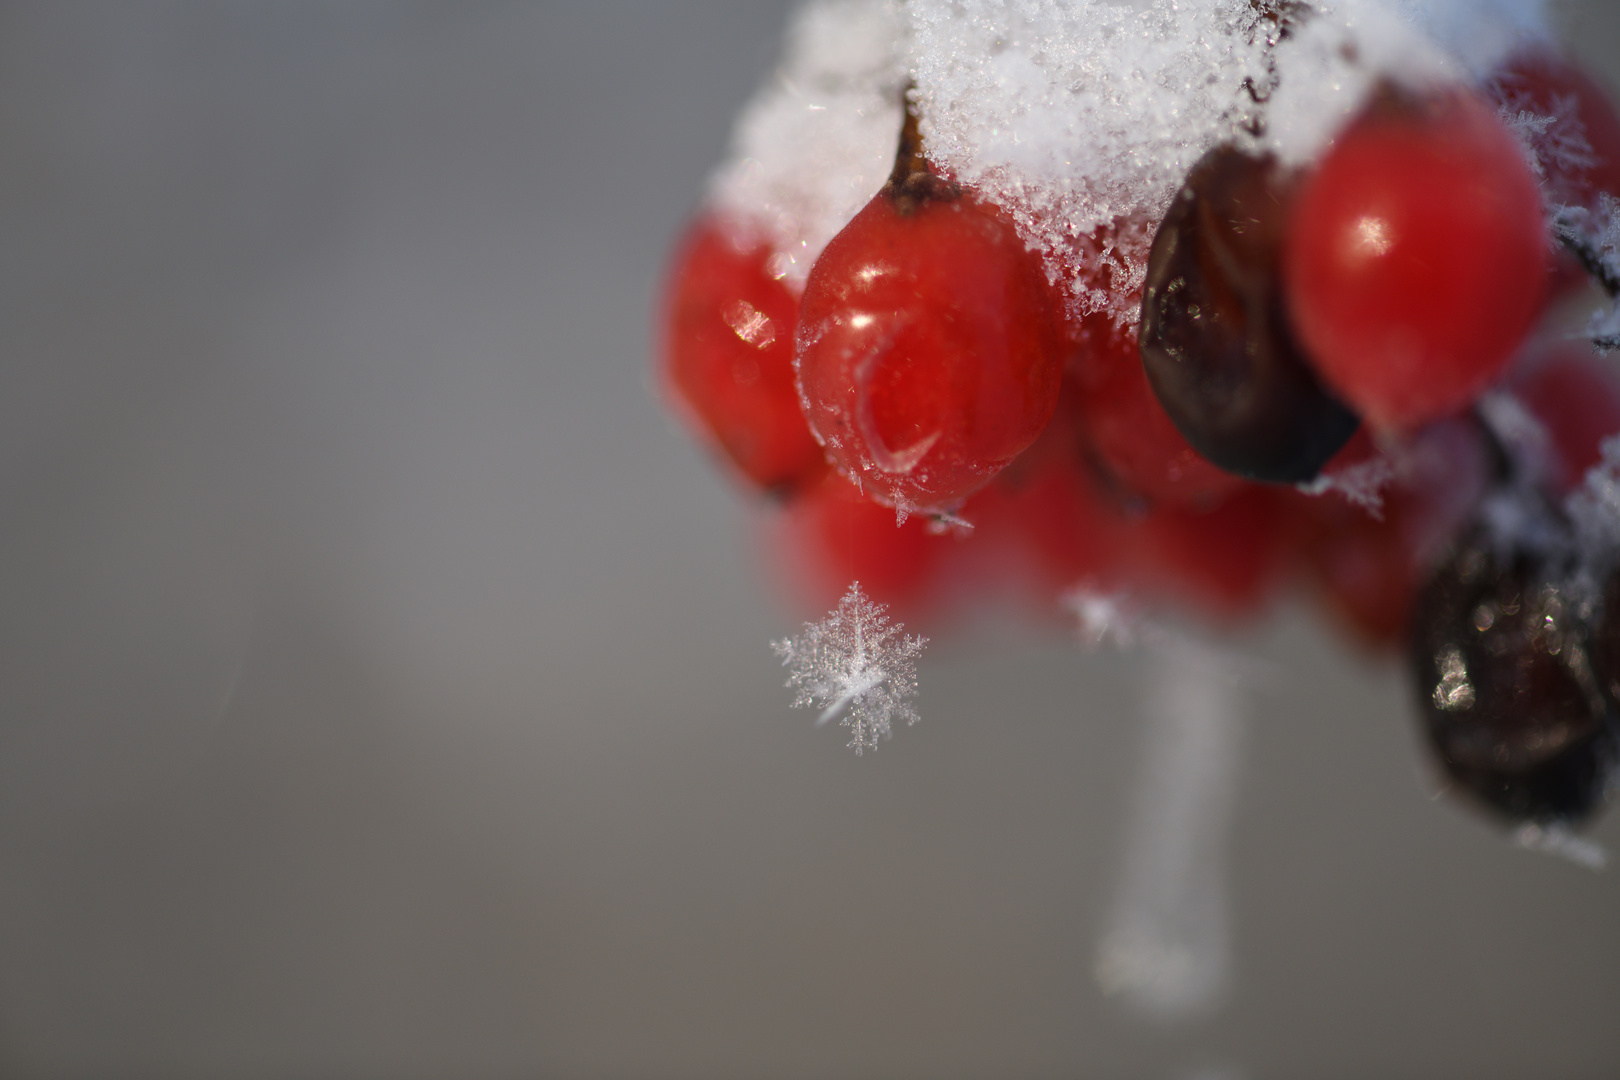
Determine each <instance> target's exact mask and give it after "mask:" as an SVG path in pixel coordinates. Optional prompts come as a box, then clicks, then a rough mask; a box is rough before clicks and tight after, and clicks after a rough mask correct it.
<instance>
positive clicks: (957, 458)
mask: <svg viewBox="0 0 1620 1080" xmlns="http://www.w3.org/2000/svg"><path fill="white" fill-rule="evenodd" d="M913 130H914V129H913ZM797 365H798V372H799V388H800V391H801V393H802V395H803V404H804V410H805V416H806V418H807V419H808V420H809V422H810V428H811V430H812V431H813V432H814V433H815V435H816V437H817V438H818V439H819V440H821V443H822V445H823V446H825V447H826V450H827V455H828V457H829V458H830V459H831V460H832V461H833V463H834V464H836V465H837V466H838V468H839V469H840V470H841V471H843V472H844V473H845V474H846V475H848V476H849V477H851V478H853V479H855V480H856V481H857V482H858V483H859V484H860V485H861V486H862V487H863V488H864V489H866V490H868V491H870V492H871V493H872V495H873V497H874V498H877V499H879V500H880V501H882V502H884V503H887V504H890V505H893V506H897V507H907V508H916V509H921V510H928V509H949V508H951V507H954V506H956V505H958V504H960V503H961V501H962V500H963V499H964V498H966V497H967V496H968V495H970V494H972V493H973V492H974V491H977V490H978V489H979V488H981V487H983V486H984V485H985V484H986V483H988V482H989V481H990V479H991V478H992V477H994V476H995V475H996V473H998V472H1000V471H1001V469H1002V468H1003V467H1005V466H1006V465H1007V464H1008V463H1009V462H1010V461H1012V459H1013V458H1014V457H1016V456H1017V455H1018V454H1019V453H1020V452H1021V451H1022V450H1024V449H1025V448H1026V447H1028V446H1029V445H1030V444H1031V443H1032V442H1034V441H1035V438H1036V436H1038V435H1039V434H1040V433H1041V430H1042V429H1043V428H1044V427H1045V426H1046V423H1047V421H1048V420H1049V419H1050V418H1051V416H1052V410H1053V408H1054V407H1055V405H1056V402H1057V393H1058V384H1059V382H1060V379H1061V368H1062V342H1061V338H1060V334H1059V327H1058V314H1057V310H1056V303H1055V297H1054V295H1053V290H1052V288H1051V286H1050V285H1049V283H1048V282H1047V280H1046V276H1045V274H1044V272H1043V271H1042V268H1041V264H1040V261H1039V259H1038V258H1037V257H1036V256H1035V255H1033V254H1032V253H1031V252H1030V251H1028V250H1027V249H1026V248H1025V246H1024V242H1023V241H1022V240H1021V239H1019V237H1018V234H1017V232H1016V231H1015V230H1014V228H1013V225H1012V222H1011V221H1010V220H1009V219H1008V218H1007V217H1006V216H1005V215H1004V214H1003V213H1001V212H1000V211H999V210H997V209H996V208H995V207H993V206H991V205H989V204H988V203H985V202H983V201H982V200H980V199H978V198H977V197H975V196H974V195H972V194H970V193H966V192H961V191H958V190H957V189H956V188H955V187H954V185H951V184H949V183H948V182H946V181H944V180H942V179H940V178H938V177H936V176H934V175H933V174H932V173H930V172H929V171H928V170H927V167H926V163H925V162H923V161H922V159H921V158H920V155H917V154H915V153H912V154H910V155H908V153H907V148H906V147H905V146H904V145H903V146H902V153H901V159H900V161H899V162H898V163H897V167H896V170H895V177H894V178H893V179H891V181H890V183H889V184H888V185H887V186H886V187H885V188H884V190H883V191H882V192H880V193H879V194H878V195H877V196H876V197H875V198H874V199H873V200H872V201H871V202H870V203H868V204H867V205H866V207H865V208H864V209H863V210H862V211H861V212H860V213H859V214H857V215H856V216H855V218H854V220H853V221H851V222H850V223H849V224H848V225H847V226H845V228H844V230H843V231H842V232H840V233H839V234H838V235H837V236H835V237H834V238H833V240H832V242H831V243H829V244H828V245H827V248H826V250H825V251H823V252H822V254H821V257H820V258H819V259H817V260H816V263H815V265H814V266H813V267H812V268H811V270H810V277H809V280H808V282H807V283H806V285H805V291H804V298H803V302H802V304H801V307H800V323H799V334H798V359H797Z"/></svg>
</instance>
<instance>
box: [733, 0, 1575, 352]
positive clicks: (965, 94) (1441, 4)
mask: <svg viewBox="0 0 1620 1080" xmlns="http://www.w3.org/2000/svg"><path fill="white" fill-rule="evenodd" d="M1544 36H1545V29H1544V25H1543V18H1542V4H1541V2H1540V0H1309V2H1308V3H1302V2H1299V0H1112V2H1103V0H812V2H811V3H809V4H808V5H807V6H806V7H805V8H804V9H803V10H802V11H801V12H800V14H799V16H798V18H797V19H796V20H795V21H794V23H793V25H792V28H791V29H790V31H789V34H788V44H787V49H786V52H785V56H784V59H783V61H782V64H781V66H780V68H779V69H778V71H777V72H776V74H775V76H774V77H773V78H772V79H771V80H770V81H769V82H768V83H767V85H766V86H765V87H764V88H763V89H762V90H761V91H760V92H759V94H758V95H757V96H756V97H755V99H754V101H753V102H752V104H750V105H749V107H748V108H747V110H746V111H745V112H744V113H743V115H742V117H741V118H740V120H739V121H738V124H737V128H736V132H735V137H734V139H733V146H732V153H731V156H730V160H729V161H728V162H727V163H726V164H725V165H724V166H723V167H722V168H721V169H720V170H719V172H718V173H717V175H716V177H715V180H714V183H713V185H712V188H711V192H710V202H711V206H712V207H713V208H714V209H715V210H716V211H718V212H719V213H720V214H721V215H722V216H723V217H725V218H727V219H728V220H730V221H731V222H733V224H734V226H735V227H736V228H738V229H739V230H741V231H742V232H743V233H744V234H745V235H743V236H740V237H739V241H746V242H753V241H755V240H757V239H759V238H761V236H762V237H763V239H764V240H765V242H767V243H768V244H769V245H770V246H771V247H772V248H773V249H774V253H775V256H776V258H775V261H774V263H773V272H775V273H776V274H777V275H778V276H780V277H781V278H782V279H783V280H785V281H787V282H788V283H789V284H790V285H792V286H794V287H802V285H803V283H804V280H805V277H806V275H807V274H808V273H809V270H810V266H811V264H812V263H813V262H814V260H815V258H816V256H817V255H819V254H820V251H821V249H822V248H823V247H824V246H825V245H826V243H827V242H828V241H829V240H830V239H831V238H832V237H833V235H834V234H835V233H837V231H838V230H839V229H840V228H842V227H843V225H844V224H845V223H846V222H848V221H849V219H850V218H851V217H853V216H854V215H855V213H856V212H857V211H858V210H859V209H860V208H861V207H862V206H863V205H864V204H865V203H866V201H867V200H868V199H870V198H871V197H872V196H873V195H874V194H875V193H876V192H877V191H878V189H879V188H880V187H881V186H882V184H883V182H884V180H885V178H886V177H887V176H888V173H889V169H890V166H891V164H892V162H893V156H894V148H895V144H896V138H897V136H898V133H899V128H900V120H901V96H902V94H903V93H904V92H905V90H906V87H907V86H908V85H909V86H910V87H912V91H911V92H912V94H913V97H914V100H915V101H916V103H917V107H918V111H919V116H920V119H921V129H922V134H923V139H924V143H925V145H926V147H927V150H928V154H929V157H930V160H931V161H933V163H934V164H935V165H936V167H938V168H940V169H941V170H943V171H944V172H945V173H947V174H948V175H950V176H951V177H953V178H954V179H956V180H957V181H958V182H961V183H963V184H965V185H966V186H967V187H969V188H970V189H973V190H975V191H977V192H978V193H979V194H980V195H982V196H984V197H985V198H988V199H989V200H990V201H992V202H994V203H996V204H998V205H999V206H1001V207H1003V208H1004V209H1005V210H1006V211H1007V212H1008V213H1009V214H1010V215H1011V216H1012V218H1013V220H1014V221H1015V222H1016V224H1017V226H1018V229H1019V231H1020V234H1021V235H1022V236H1023V237H1024V239H1025V241H1026V242H1027V243H1028V244H1029V245H1030V247H1031V249H1032V250H1035V251H1038V252H1039V253H1040V254H1041V255H1042V256H1043V258H1044V259H1045V262H1046V266H1047V270H1048V273H1049V274H1050V275H1051V276H1052V279H1053V280H1054V281H1058V282H1061V283H1062V284H1063V286H1064V288H1065V290H1066V293H1067V295H1068V301H1069V304H1070V308H1071V314H1072V315H1074V316H1076V317H1080V316H1084V315H1088V314H1091V313H1093V312H1101V313H1104V314H1106V315H1107V316H1109V317H1110V318H1112V319H1113V320H1114V321H1115V322H1117V323H1119V324H1121V325H1128V324H1130V323H1133V322H1135V321H1136V319H1137V310H1136V304H1135V303H1134V297H1133V296H1132V295H1131V294H1132V293H1133V291H1134V290H1135V289H1136V288H1137V287H1139V286H1140V284H1141V281H1142V277H1143V275H1144V273H1145V267H1146V257H1147V250H1148V246H1149V244H1150V243H1151V239H1152V234H1153V230H1154V228H1155V226H1156V224H1157V222H1158V221H1159V219H1160V218H1161V217H1162V216H1163V212H1164V208H1165V207H1166V206H1167V205H1169V202H1170V200H1171V198H1172V197H1173V196H1174V195H1175V193H1176V191H1177V190H1178V189H1179V187H1180V185H1181V183H1182V180H1183V178H1184V177H1185V175H1186V172H1187V169H1188V167H1189V166H1191V165H1192V164H1193V163H1194V162H1195V161H1197V160H1198V158H1199V157H1200V156H1201V155H1202V154H1203V153H1204V152H1205V151H1207V150H1209V149H1210V148H1212V147H1214V146H1216V145H1218V144H1220V143H1223V142H1229V141H1230V142H1237V143H1239V144H1241V145H1244V146H1246V147H1248V148H1250V149H1253V150H1257V151H1262V152H1271V153H1274V154H1276V155H1277V156H1278V157H1279V158H1280V159H1281V160H1283V161H1284V162H1286V163H1291V164H1298V163H1303V162H1306V161H1309V160H1311V159H1312V158H1313V157H1315V156H1316V155H1317V154H1319V153H1320V151H1321V149H1322V148H1323V147H1324V146H1325V145H1326V143H1327V142H1328V141H1329V140H1331V139H1332V137H1333V134H1334V133H1335V132H1336V131H1337V130H1338V129H1339V128H1340V127H1341V126H1342V125H1343V123H1344V122H1345V121H1346V120H1347V119H1349V118H1350V117H1351V116H1352V115H1354V113H1355V111H1356V110H1357V109H1358V108H1359V107H1360V105H1361V103H1362V101H1363V100H1364V99H1365V97H1366V95H1367V92H1368V91H1369V89H1370V88H1371V87H1372V86H1373V85H1374V84H1376V83H1377V82H1378V81H1380V80H1382V79H1394V80H1397V81H1400V82H1403V83H1406V84H1408V85H1413V86H1419V87H1421V86H1424V85H1430V84H1434V83H1437V82H1455V81H1459V80H1465V79H1478V78H1481V77H1483V76H1484V75H1486V74H1487V73H1488V72H1489V71H1490V69H1491V67H1492V65H1493V64H1495V63H1496V62H1497V61H1499V60H1500V59H1502V58H1503V57H1504V56H1505V55H1506V54H1507V53H1508V52H1509V51H1510V50H1511V49H1512V48H1513V47H1514V46H1515V45H1517V44H1520V43H1522V42H1523V41H1525V40H1526V39H1527V38H1537V37H1544Z"/></svg>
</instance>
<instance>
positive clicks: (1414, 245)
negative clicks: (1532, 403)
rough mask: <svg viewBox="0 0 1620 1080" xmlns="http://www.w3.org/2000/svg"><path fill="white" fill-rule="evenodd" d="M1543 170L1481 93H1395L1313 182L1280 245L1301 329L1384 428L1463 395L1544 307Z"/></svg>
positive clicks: (1410, 422)
mask: <svg viewBox="0 0 1620 1080" xmlns="http://www.w3.org/2000/svg"><path fill="white" fill-rule="evenodd" d="M1546 259H1547V240H1546V232H1545V229H1544V226H1543V220H1542V210H1541V198H1540V193H1539V191H1538V189H1537V187H1536V180H1535V177H1534V175H1533V174H1532V173H1531V171H1530V168H1529V166H1528V165H1527V164H1526V163H1525V160H1524V156H1523V153H1522V151H1521V150H1520V148H1519V146H1518V144H1517V143H1516V142H1515V141H1514V139H1513V137H1512V136H1511V135H1510V134H1509V133H1508V132H1507V130H1506V129H1505V128H1504V127H1503V126H1502V123H1501V122H1500V120H1499V119H1498V118H1497V115H1496V113H1495V111H1494V110H1492V109H1491V108H1490V107H1489V106H1488V105H1486V104H1485V103H1484V102H1482V101H1480V100H1479V99H1478V98H1476V97H1474V96H1472V95H1471V94H1468V93H1465V92H1462V91H1450V92H1443V93H1437V94H1434V95H1431V96H1429V97H1425V98H1421V99H1420V98H1416V97H1414V96H1412V95H1409V94H1406V93H1404V92H1401V91H1398V90H1394V89H1389V88H1385V89H1383V90H1381V91H1380V92H1379V93H1378V94H1377V96H1376V97H1375V99H1374V101H1373V102H1372V103H1371V104H1370V105H1369V106H1368V107H1367V108H1366V110H1365V111H1364V112H1363V113H1362V115H1361V116H1360V117H1359V118H1358V119H1357V120H1355V121H1354V122H1352V123H1351V125H1350V126H1349V127H1348V128H1347V129H1346V130H1345V131H1344V132H1343V133H1341V134H1340V136H1339V137H1338V139H1337V140H1335V142H1334V144H1333V146H1332V147H1331V149H1329V150H1328V152H1327V154H1326V156H1325V157H1324V158H1323V159H1322V161H1321V162H1320V164H1319V165H1318V166H1317V168H1316V170H1315V172H1314V174H1313V175H1311V176H1310V177H1309V178H1307V180H1306V181H1305V183H1304V187H1303V189H1302V190H1301V191H1300V194H1299V197H1298V201H1297V202H1296V204H1295V207H1294V212H1293V214H1292V216H1291V221H1290V227H1289V231H1288V236H1287V239H1286V241H1285V246H1284V294H1285V298H1286V301H1287V306H1288V313H1289V317H1290V320H1291V322H1292V325H1293V327H1294V331H1295V333H1296V335H1297V336H1298V338H1299V340H1300V342H1301V344H1302V345H1303V346H1304V347H1305V351H1306V353H1307V355H1308V356H1309V357H1310V359H1311V360H1312V362H1313V363H1314V364H1315V366H1316V368H1317V370H1318V372H1319V373H1320V374H1321V375H1322V377H1323V379H1324V381H1326V382H1327V383H1328V385H1329V387H1330V388H1332V389H1334V390H1335V391H1337V392H1338V394H1339V395H1340V396H1342V397H1343V398H1344V399H1345V400H1346V401H1347V402H1348V403H1349V404H1350V405H1351V406H1352V407H1353V408H1355V409H1357V410H1358V411H1359V412H1360V413H1361V414H1362V415H1363V416H1364V417H1365V418H1366V419H1367V420H1369V421H1370V422H1371V423H1372V424H1373V425H1374V426H1375V427H1379V428H1386V429H1387V428H1410V427H1412V426H1415V425H1416V424H1418V423H1420V422H1422V421H1424V420H1428V419H1431V418H1434V417H1438V416H1442V415H1445V414H1447V413H1449V412H1452V411H1454V410H1456V409H1459V408H1461V407H1463V406H1465V405H1466V404H1467V403H1468V402H1470V401H1471V400H1472V399H1473V398H1474V397H1475V396H1476V395H1477V394H1478V393H1479V392H1480V390H1481V389H1483V388H1484V387H1485V386H1486V385H1487V384H1489V383H1490V382H1491V381H1492V380H1493V379H1494V378H1496V376H1497V375H1498V374H1499V373H1500V372H1501V370H1502V368H1503V366H1504V365H1505V364H1506V363H1507V361H1508V359H1509V358H1510V357H1511V356H1512V354H1513V352H1514V351H1515V350H1516V349H1517V348H1518V346H1519V343H1520V341H1521V340H1522V339H1523V338H1524V336H1525V333H1526V331H1527V330H1528V329H1529V327H1530V325H1531V323H1532V321H1533V320H1534V319H1535V317H1536V315H1537V314H1538V312H1539V310H1540V306H1541V296H1542V290H1543V288H1544V284H1545V282H1544V278H1545V266H1546Z"/></svg>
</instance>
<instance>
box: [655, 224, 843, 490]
mask: <svg viewBox="0 0 1620 1080" xmlns="http://www.w3.org/2000/svg"><path fill="white" fill-rule="evenodd" d="M769 255H770V252H769V250H767V249H766V248H765V247H763V246H753V247H747V248H743V247H739V246H737V244H736V242H734V238H733V235H732V233H731V231H730V230H728V229H727V227H726V226H725V224H724V223H723V222H720V221H717V220H715V219H714V218H712V217H704V218H700V219H699V220H698V221H697V222H696V223H695V224H694V225H693V226H692V228H691V231H690V232H688V233H687V235H686V237H685V239H684V240H683V241H682V242H681V246H680V248H679V249H678V251H677V252H676V255H675V260H674V263H673V265H672V266H671V268H670V275H669V286H668V290H669V291H668V294H667V299H666V301H665V304H664V341H663V346H664V351H663V355H664V364H663V378H664V382H665V385H666V387H667V388H668V391H669V393H670V396H671V397H672V398H673V399H674V400H675V401H676V402H677V403H678V404H679V405H680V406H683V408H681V409H679V410H678V411H681V412H683V413H685V414H686V416H687V418H688V421H689V422H690V425H691V427H692V429H693V430H694V431H695V432H696V433H697V434H698V436H699V437H700V438H702V439H704V440H706V441H708V442H710V443H712V444H713V445H714V446H716V447H717V448H718V449H719V450H720V452H721V453H722V454H723V455H724V456H725V457H726V458H727V459H728V460H730V461H731V463H732V464H733V465H735V466H736V467H737V469H738V470H739V471H741V473H742V474H743V476H745V477H746V478H747V479H748V480H749V481H751V482H752V483H753V484H755V485H757V486H758V487H760V488H764V489H766V490H768V491H778V492H793V491H796V490H799V489H801V488H803V487H804V486H805V485H806V484H809V483H812V482H814V480H815V479H816V478H817V477H819V476H820V475H821V474H822V473H823V472H825V471H826V458H825V456H824V455H823V454H822V452H821V447H820V446H818V445H817V444H816V441H815V439H813V438H812V437H811V435H810V429H809V427H808V426H807V425H806V424H805V422H804V415H803V413H801V412H800V410H799V395H798V391H797V390H796V389H795V388H794V383H793V330H794V323H795V316H796V311H797V308H798V304H797V303H796V302H795V300H794V298H793V294H792V293H790V292H789V291H788V289H787V287H786V286H785V285H783V284H782V283H781V282H780V281H777V280H776V279H774V278H772V277H771V275H770V274H769V273H767V272H766V269H765V265H766V259H767V258H768V257H769Z"/></svg>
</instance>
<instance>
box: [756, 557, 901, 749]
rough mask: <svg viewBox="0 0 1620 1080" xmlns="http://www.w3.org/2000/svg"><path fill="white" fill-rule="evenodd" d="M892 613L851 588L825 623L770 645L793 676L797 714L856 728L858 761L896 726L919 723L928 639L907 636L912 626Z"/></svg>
mask: <svg viewBox="0 0 1620 1080" xmlns="http://www.w3.org/2000/svg"><path fill="white" fill-rule="evenodd" d="M888 610H889V609H888V607H887V606H886V605H884V604H880V603H877V602H876V601H874V600H873V599H872V598H871V597H869V596H867V595H866V594H865V593H863V592H862V591H861V584H860V582H858V581H857V582H852V583H851V584H850V586H849V591H848V592H846V593H845V594H844V598H843V599H842V600H840V601H838V606H837V607H836V608H834V609H833V610H832V612H831V613H829V614H828V616H827V617H826V618H825V619H823V620H821V621H820V622H818V623H805V624H804V631H803V632H802V633H800V634H799V635H798V636H797V637H791V638H783V639H782V640H781V641H773V642H771V649H772V650H773V651H774V652H775V653H776V655H777V656H780V657H781V658H782V665H783V666H784V667H786V668H787V669H788V677H787V684H786V685H787V687H788V688H789V689H790V690H793V691H795V692H796V696H795V697H794V699H793V706H794V708H803V707H805V706H810V707H812V708H819V709H821V715H820V716H819V717H817V718H816V723H817V724H825V723H827V722H828V721H829V720H834V719H837V720H838V722H839V723H840V724H842V725H843V726H845V727H847V728H849V734H850V738H849V746H850V747H851V748H852V749H853V750H854V751H855V753H857V754H860V753H861V752H863V751H865V750H867V749H869V748H873V747H876V746H877V743H878V740H879V739H886V738H888V737H889V735H890V732H891V730H892V728H893V724H894V721H895V720H903V721H905V722H906V723H907V724H915V723H916V722H917V720H918V716H917V710H916V708H915V707H913V705H912V704H911V699H912V698H914V697H916V696H917V657H918V656H920V655H921V654H922V651H923V646H925V645H927V644H928V639H927V638H925V637H917V636H914V635H910V634H905V635H902V633H901V631H903V630H904V629H905V625H904V624H903V623H891V622H890V621H889V617H888ZM840 717H841V719H840Z"/></svg>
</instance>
